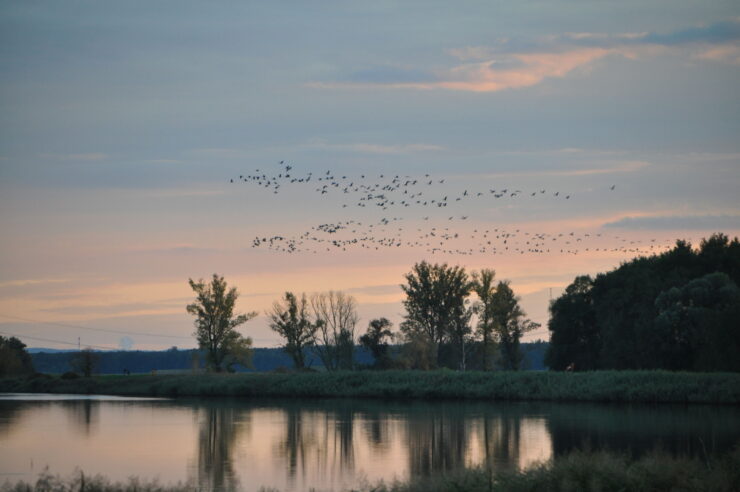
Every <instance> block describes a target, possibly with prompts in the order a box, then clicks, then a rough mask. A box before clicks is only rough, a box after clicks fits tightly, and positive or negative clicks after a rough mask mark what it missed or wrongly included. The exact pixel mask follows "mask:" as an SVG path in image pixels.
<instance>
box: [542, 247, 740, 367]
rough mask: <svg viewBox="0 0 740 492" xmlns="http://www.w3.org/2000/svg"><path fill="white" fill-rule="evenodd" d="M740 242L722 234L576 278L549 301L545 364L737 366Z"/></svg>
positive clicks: (739, 356) (739, 348)
mask: <svg viewBox="0 0 740 492" xmlns="http://www.w3.org/2000/svg"><path fill="white" fill-rule="evenodd" d="M738 285H740V242H738V239H737V238H735V239H733V240H732V241H730V240H729V239H728V237H727V236H725V235H723V234H715V235H713V236H711V237H710V238H708V239H705V240H702V241H701V243H700V245H699V247H698V248H697V249H694V248H692V246H691V244H690V243H688V242H686V241H678V242H677V243H676V246H675V247H674V248H673V249H671V250H670V251H667V252H665V253H663V254H660V255H655V256H650V257H640V258H636V259H634V260H632V261H630V262H628V263H625V264H623V265H621V266H620V267H619V268H617V269H615V270H613V271H611V272H608V273H602V274H599V275H597V276H596V278H591V277H590V276H580V277H577V278H576V279H575V280H574V281H573V283H572V284H570V285H569V286H568V287H567V289H566V290H565V293H564V294H563V295H562V296H561V297H559V298H558V299H556V300H555V301H554V302H552V304H551V306H550V322H549V326H548V327H549V330H550V333H551V336H550V346H549V349H548V352H547V356H546V363H547V365H548V366H549V367H550V368H551V369H555V370H563V369H566V368H569V367H570V368H571V369H575V370H594V369H658V368H661V369H670V370H689V371H740V288H738Z"/></svg>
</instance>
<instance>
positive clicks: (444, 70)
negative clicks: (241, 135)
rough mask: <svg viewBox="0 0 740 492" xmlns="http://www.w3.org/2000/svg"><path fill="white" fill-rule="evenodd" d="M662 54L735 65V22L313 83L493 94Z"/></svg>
mask: <svg viewBox="0 0 740 492" xmlns="http://www.w3.org/2000/svg"><path fill="white" fill-rule="evenodd" d="M663 53H680V54H686V56H687V57H688V58H691V59H701V60H708V61H714V62H723V63H731V64H738V63H740V21H739V20H732V21H727V22H720V23H716V24H711V25H708V26H699V27H692V28H688V29H683V30H678V31H674V32H669V33H649V32H639V33H632V32H627V33H616V34H609V33H598V32H569V33H565V34H561V35H553V36H547V37H545V38H542V39H538V40H534V41H511V40H509V39H499V40H497V41H496V42H495V43H494V44H493V45H492V46H466V47H459V48H453V49H450V50H447V54H448V55H450V56H452V57H453V58H455V59H457V60H459V61H460V62H462V63H458V64H453V65H451V66H448V67H436V68H427V69H424V68H419V67H413V66H409V67H398V66H386V67H373V68H368V69H365V70H361V71H358V72H355V73H352V74H350V75H349V76H348V77H347V78H346V79H344V80H338V81H331V82H326V81H324V82H314V83H312V84H309V85H310V86H312V87H316V88H385V89H419V90H432V89H447V90H458V91H470V92H497V91H502V90H506V89H520V88H525V87H531V86H534V85H537V84H540V83H541V82H543V81H544V80H546V79H549V78H561V77H565V76H567V75H569V74H570V73H572V72H573V71H575V70H577V69H580V68H584V67H587V66H589V65H590V64H592V63H593V62H595V61H597V60H600V59H602V58H605V57H607V56H610V55H617V56H622V57H626V58H630V59H638V58H644V57H648V56H656V55H659V54H663Z"/></svg>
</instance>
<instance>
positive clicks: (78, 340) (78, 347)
mask: <svg viewBox="0 0 740 492" xmlns="http://www.w3.org/2000/svg"><path fill="white" fill-rule="evenodd" d="M77 351H78V352H79V351H80V337H77Z"/></svg>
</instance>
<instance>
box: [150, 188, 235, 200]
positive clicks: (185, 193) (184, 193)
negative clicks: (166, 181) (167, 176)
mask: <svg viewBox="0 0 740 492" xmlns="http://www.w3.org/2000/svg"><path fill="white" fill-rule="evenodd" d="M144 194H145V195H146V196H149V197H154V198H181V197H190V196H218V195H225V194H226V191H224V190H192V189H182V190H180V189H155V190H147V191H145V192H144Z"/></svg>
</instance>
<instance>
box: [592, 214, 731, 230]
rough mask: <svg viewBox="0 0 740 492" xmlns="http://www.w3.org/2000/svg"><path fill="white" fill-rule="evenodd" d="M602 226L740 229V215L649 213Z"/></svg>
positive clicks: (616, 227)
mask: <svg viewBox="0 0 740 492" xmlns="http://www.w3.org/2000/svg"><path fill="white" fill-rule="evenodd" d="M602 227H606V228H613V229H653V230H654V229H661V230H682V229H700V230H735V231H737V230H740V215H737V214H715V215H647V216H642V217H631V216H629V217H623V218H620V219H618V220H615V221H612V222H606V223H605V224H603V226H602Z"/></svg>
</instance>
